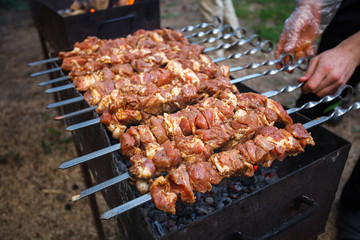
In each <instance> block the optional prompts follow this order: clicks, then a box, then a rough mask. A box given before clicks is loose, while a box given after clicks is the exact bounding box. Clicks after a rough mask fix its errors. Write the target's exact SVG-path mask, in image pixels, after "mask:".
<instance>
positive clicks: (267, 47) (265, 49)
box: [212, 40, 273, 63]
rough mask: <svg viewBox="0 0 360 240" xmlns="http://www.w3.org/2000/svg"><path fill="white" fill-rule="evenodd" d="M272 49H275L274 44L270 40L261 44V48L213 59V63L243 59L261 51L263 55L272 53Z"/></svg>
mask: <svg viewBox="0 0 360 240" xmlns="http://www.w3.org/2000/svg"><path fill="white" fill-rule="evenodd" d="M272 49H273V43H272V42H271V41H269V40H265V41H262V42H261V43H260V47H257V48H251V49H248V50H246V51H245V52H242V53H232V54H230V55H228V56H227V57H220V58H216V59H213V60H212V61H213V62H214V63H217V62H221V61H225V60H228V59H238V58H241V57H242V56H246V55H254V54H255V53H257V52H259V51H261V52H263V53H269V52H271V51H272Z"/></svg>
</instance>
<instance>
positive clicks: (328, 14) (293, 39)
mask: <svg viewBox="0 0 360 240" xmlns="http://www.w3.org/2000/svg"><path fill="white" fill-rule="evenodd" d="M296 3H297V4H296V7H295V9H294V11H293V12H292V14H291V15H290V17H289V18H288V19H287V20H286V21H285V26H284V29H283V32H282V34H281V36H280V40H279V43H278V46H277V49H276V52H275V57H276V58H278V57H279V56H280V55H281V54H282V53H284V52H289V53H292V54H294V57H295V59H296V60H298V59H300V58H302V57H307V56H312V55H315V50H314V47H313V43H314V41H315V40H316V39H317V38H318V37H319V36H320V35H321V34H322V32H323V31H324V29H325V28H326V27H327V25H328V24H329V23H330V21H331V20H332V18H333V16H334V15H335V13H336V11H337V9H338V8H339V6H340V3H341V1H340V0H298V1H297V2H296ZM278 67H281V66H280V65H278Z"/></svg>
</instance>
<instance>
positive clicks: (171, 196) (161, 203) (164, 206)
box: [150, 176, 177, 214]
mask: <svg viewBox="0 0 360 240" xmlns="http://www.w3.org/2000/svg"><path fill="white" fill-rule="evenodd" d="M150 194H151V197H152V200H153V202H154V204H155V206H156V207H157V208H158V209H159V210H161V211H164V212H167V213H172V214H175V212H176V209H175V207H176V201H177V195H176V193H174V192H173V191H172V189H171V186H170V183H169V181H168V180H167V179H165V178H164V177H163V176H160V177H158V178H156V179H155V180H154V181H153V182H152V183H151V185H150Z"/></svg>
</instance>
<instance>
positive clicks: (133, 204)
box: [101, 102, 360, 219]
mask: <svg viewBox="0 0 360 240" xmlns="http://www.w3.org/2000/svg"><path fill="white" fill-rule="evenodd" d="M356 109H360V102H355V103H354V104H353V105H351V106H350V107H349V108H347V109H343V108H339V107H337V108H335V110H334V112H333V113H332V114H331V115H330V116H324V117H320V118H318V119H315V120H312V121H310V122H307V123H305V124H303V126H304V128H305V129H309V128H312V127H314V126H316V125H319V124H321V123H324V122H326V121H328V120H329V119H331V118H333V117H339V116H342V115H344V114H345V113H347V112H349V111H351V110H356ZM151 199H152V198H151V195H150V193H147V194H145V195H142V196H141V197H138V198H135V199H133V200H131V201H129V202H127V203H124V204H122V205H120V206H118V207H115V208H113V209H110V210H108V211H106V212H105V213H104V214H103V215H102V216H101V219H110V218H113V217H115V216H117V215H119V214H122V213H124V212H127V211H129V210H130V209H133V208H135V207H137V206H140V205H142V204H144V203H146V202H148V201H150V200H151Z"/></svg>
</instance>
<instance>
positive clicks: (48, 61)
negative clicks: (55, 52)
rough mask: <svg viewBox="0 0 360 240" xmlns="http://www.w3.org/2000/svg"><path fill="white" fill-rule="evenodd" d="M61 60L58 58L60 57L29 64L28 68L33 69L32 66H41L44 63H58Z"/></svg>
mask: <svg viewBox="0 0 360 240" xmlns="http://www.w3.org/2000/svg"><path fill="white" fill-rule="evenodd" d="M59 60H60V58H58V57H54V58H48V59H44V60H40V61H36V62H31V63H28V66H30V67H32V66H35V65H40V64H44V63H51V62H56V61H59Z"/></svg>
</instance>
